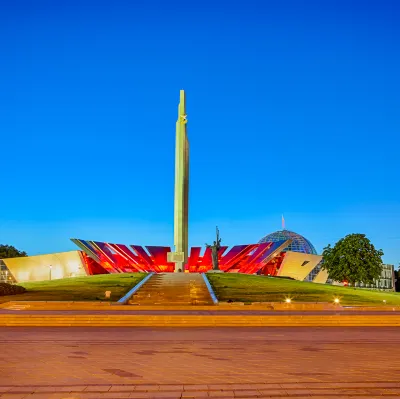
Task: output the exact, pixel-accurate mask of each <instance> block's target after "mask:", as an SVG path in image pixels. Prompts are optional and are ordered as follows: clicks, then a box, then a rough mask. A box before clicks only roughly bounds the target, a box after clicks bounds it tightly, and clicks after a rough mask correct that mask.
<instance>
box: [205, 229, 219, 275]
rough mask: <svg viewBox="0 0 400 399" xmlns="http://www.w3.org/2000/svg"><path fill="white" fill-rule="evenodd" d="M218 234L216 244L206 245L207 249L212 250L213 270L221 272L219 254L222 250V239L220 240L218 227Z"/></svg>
mask: <svg viewBox="0 0 400 399" xmlns="http://www.w3.org/2000/svg"><path fill="white" fill-rule="evenodd" d="M216 232H217V239H216V241H214V244H213V245H209V244H206V247H207V248H211V256H212V265H213V270H219V266H218V252H219V250H220V248H221V239H220V238H219V230H218V227H216Z"/></svg>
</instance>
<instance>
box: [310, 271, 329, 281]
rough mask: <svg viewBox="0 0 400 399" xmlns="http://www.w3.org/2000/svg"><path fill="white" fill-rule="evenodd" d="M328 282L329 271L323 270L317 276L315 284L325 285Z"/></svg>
mask: <svg viewBox="0 0 400 399" xmlns="http://www.w3.org/2000/svg"><path fill="white" fill-rule="evenodd" d="M327 280H328V271H327V270H322V269H321V270H320V271H319V272H318V274H317V275H316V276H315V278H314V280H313V283H320V284H325V283H326V281H327Z"/></svg>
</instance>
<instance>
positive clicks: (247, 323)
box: [0, 312, 400, 327]
mask: <svg viewBox="0 0 400 399" xmlns="http://www.w3.org/2000/svg"><path fill="white" fill-rule="evenodd" d="M0 326H3V327H7V326H9V327H16V326H20V327H26V326H31V327H63V326H64V327H281V326H284V327H364V326H365V327H366V326H370V327H399V326H400V316H399V315H398V314H390V313H389V314H387V315H369V314H361V315H360V314H345V315H340V314H339V315H336V314H334V315H325V314H324V315H321V314H315V315H293V314H291V315H286V314H280V315H262V314H258V315H247V314H238V315H219V314H210V315H201V314H197V315H193V314H178V315H177V314H163V315H160V314H156V315H143V314H134V315H127V314H101V313H100V314H99V313H96V314H89V315H88V314H71V313H69V314H24V313H23V312H21V313H18V314H15V313H13V314H4V313H2V314H0Z"/></svg>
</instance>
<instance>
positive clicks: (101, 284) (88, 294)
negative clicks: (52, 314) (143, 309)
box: [0, 273, 146, 302]
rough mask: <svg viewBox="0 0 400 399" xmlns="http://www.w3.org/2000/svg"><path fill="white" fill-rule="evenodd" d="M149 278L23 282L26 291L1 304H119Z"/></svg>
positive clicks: (128, 276) (114, 276)
mask: <svg viewBox="0 0 400 399" xmlns="http://www.w3.org/2000/svg"><path fill="white" fill-rule="evenodd" d="M145 276H146V273H125V274H101V275H96V276H85V277H70V278H63V279H59V280H51V281H35V282H27V283H19V285H21V286H22V287H23V288H24V289H26V292H25V293H24V294H22V295H14V296H13V297H9V298H7V297H1V298H0V301H1V302H7V301H11V300H14V301H117V300H118V299H120V298H121V297H122V296H124V295H125V294H126V293H127V292H128V291H129V290H130V289H131V288H132V287H134V286H135V285H136V284H137V283H138V282H139V281H140V280H142V278H144V277H145ZM105 291H111V297H110V299H105Z"/></svg>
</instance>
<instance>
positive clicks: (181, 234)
mask: <svg viewBox="0 0 400 399" xmlns="http://www.w3.org/2000/svg"><path fill="white" fill-rule="evenodd" d="M186 129H187V115H186V98H185V91H184V90H181V91H180V102H179V106H178V120H177V122H176V138H175V198H174V246H175V252H170V253H168V261H169V262H174V263H175V272H177V271H179V270H181V271H182V272H183V271H184V267H185V264H186V263H187V258H188V251H189V248H188V216H189V141H188V138H187V130H186Z"/></svg>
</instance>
